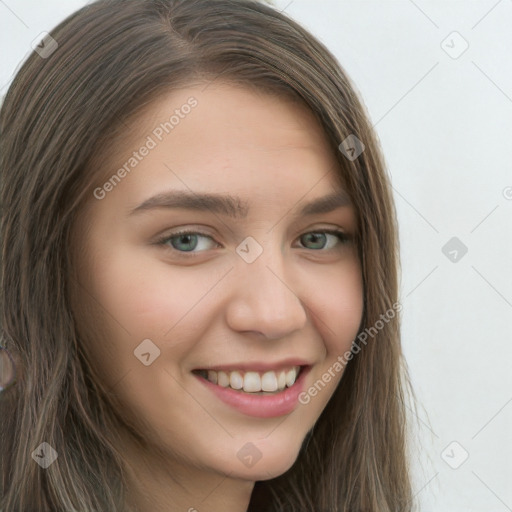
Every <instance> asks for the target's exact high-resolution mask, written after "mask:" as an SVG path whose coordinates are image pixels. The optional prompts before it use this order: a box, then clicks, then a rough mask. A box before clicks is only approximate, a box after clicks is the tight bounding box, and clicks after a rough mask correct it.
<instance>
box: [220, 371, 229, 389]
mask: <svg viewBox="0 0 512 512" xmlns="http://www.w3.org/2000/svg"><path fill="white" fill-rule="evenodd" d="M217 384H218V385H219V386H222V387H223V388H227V387H228V386H229V376H228V374H227V373H226V372H222V371H220V372H217Z"/></svg>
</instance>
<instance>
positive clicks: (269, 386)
mask: <svg viewBox="0 0 512 512" xmlns="http://www.w3.org/2000/svg"><path fill="white" fill-rule="evenodd" d="M246 378H247V375H246ZM277 387H278V386H277V377H276V373H275V372H266V373H264V374H263V375H262V377H261V390H262V391H277ZM244 389H245V388H244Z"/></svg>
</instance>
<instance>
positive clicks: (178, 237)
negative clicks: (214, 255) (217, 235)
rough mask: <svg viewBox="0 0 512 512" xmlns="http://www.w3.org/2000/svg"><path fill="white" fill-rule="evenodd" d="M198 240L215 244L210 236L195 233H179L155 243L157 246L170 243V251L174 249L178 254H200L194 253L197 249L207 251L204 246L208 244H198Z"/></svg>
mask: <svg viewBox="0 0 512 512" xmlns="http://www.w3.org/2000/svg"><path fill="white" fill-rule="evenodd" d="M200 238H203V239H209V240H211V241H212V242H214V243H215V244H216V242H215V241H214V240H213V238H212V237H211V236H209V235H206V234H204V233H200V232H197V231H180V232H178V233H173V234H172V235H166V236H165V237H164V238H161V239H160V240H158V241H157V243H158V244H159V245H164V246H168V242H171V244H170V245H171V246H172V249H176V251H178V252H192V253H193V252H202V251H194V250H195V249H197V248H198V247H199V248H200V249H201V248H202V249H203V250H206V249H208V247H206V248H205V245H206V246H207V245H208V244H205V243H204V242H203V243H200V240H199V239H200ZM217 245H218V244H217Z"/></svg>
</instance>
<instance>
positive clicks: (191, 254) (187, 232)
mask: <svg viewBox="0 0 512 512" xmlns="http://www.w3.org/2000/svg"><path fill="white" fill-rule="evenodd" d="M312 233H313V234H327V235H334V236H336V237H337V238H338V240H339V241H340V243H341V245H345V244H347V243H348V242H349V241H350V240H351V239H352V236H350V235H348V234H347V233H345V232H344V231H341V230H339V229H319V230H315V231H307V232H306V233H303V234H302V235H301V236H304V235H308V234H312ZM185 235H200V236H204V237H206V238H209V239H210V240H213V238H212V237H211V236H210V235H208V234H206V233H202V232H201V231H193V230H183V231H177V232H176V233H172V234H170V235H169V234H167V235H165V236H163V237H161V238H159V239H158V240H156V242H155V244H156V245H161V246H166V245H167V242H169V241H170V240H171V239H173V238H177V237H180V236H185ZM213 241H214V240H213ZM167 248H169V249H171V250H172V251H173V252H176V253H177V254H179V255H180V256H184V257H194V255H198V254H200V253H202V252H205V251H199V252H195V251H180V250H178V249H175V248H174V247H172V246H168V247H167ZM304 248H305V249H307V247H304ZM310 250H312V251H315V252H327V251H332V250H334V249H327V250H325V249H310Z"/></svg>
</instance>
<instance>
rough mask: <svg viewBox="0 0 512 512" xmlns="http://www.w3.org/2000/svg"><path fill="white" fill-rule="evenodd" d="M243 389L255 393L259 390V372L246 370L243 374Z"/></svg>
mask: <svg viewBox="0 0 512 512" xmlns="http://www.w3.org/2000/svg"><path fill="white" fill-rule="evenodd" d="M243 380H244V391H246V392H248V393H256V392H257V391H261V378H260V375H259V373H256V372H247V373H246V374H245V375H244V379H243Z"/></svg>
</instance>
